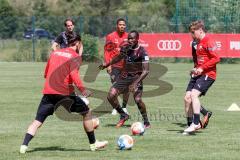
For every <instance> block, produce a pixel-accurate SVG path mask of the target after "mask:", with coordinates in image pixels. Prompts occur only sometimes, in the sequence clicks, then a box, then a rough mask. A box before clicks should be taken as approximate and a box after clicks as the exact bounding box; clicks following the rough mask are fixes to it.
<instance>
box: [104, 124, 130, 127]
mask: <svg viewBox="0 0 240 160" xmlns="http://www.w3.org/2000/svg"><path fill="white" fill-rule="evenodd" d="M105 127H115V128H116V124H106V125H105ZM129 127H131V125H130V124H124V125H123V126H122V128H129ZM120 128H121V127H120Z"/></svg>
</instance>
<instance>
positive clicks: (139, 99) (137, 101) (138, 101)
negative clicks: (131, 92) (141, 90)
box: [134, 97, 142, 104]
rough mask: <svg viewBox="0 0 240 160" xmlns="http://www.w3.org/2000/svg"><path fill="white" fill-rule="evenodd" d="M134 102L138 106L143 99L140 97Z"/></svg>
mask: <svg viewBox="0 0 240 160" xmlns="http://www.w3.org/2000/svg"><path fill="white" fill-rule="evenodd" d="M134 101H135V102H136V103H137V104H138V103H141V102H142V98H140V97H135V98H134Z"/></svg>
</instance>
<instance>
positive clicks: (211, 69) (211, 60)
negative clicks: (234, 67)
mask: <svg viewBox="0 0 240 160" xmlns="http://www.w3.org/2000/svg"><path fill="white" fill-rule="evenodd" d="M216 49H217V46H216V44H215V43H214V42H213V41H212V40H210V38H209V37H208V36H205V37H204V38H203V39H202V40H200V42H199V43H198V45H197V49H196V54H197V55H196V56H197V61H196V64H195V66H196V68H202V69H203V72H202V75H207V76H209V77H210V78H212V79H216V76H217V68H216V64H217V63H218V62H219V61H220V58H219V56H218V55H217V53H216V51H215V50H216Z"/></svg>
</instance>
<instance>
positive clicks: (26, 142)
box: [22, 133, 33, 146]
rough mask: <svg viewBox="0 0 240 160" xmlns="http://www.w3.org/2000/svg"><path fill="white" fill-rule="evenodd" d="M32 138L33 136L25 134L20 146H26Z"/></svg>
mask: <svg viewBox="0 0 240 160" xmlns="http://www.w3.org/2000/svg"><path fill="white" fill-rule="evenodd" d="M32 138H33V135H31V134H29V133H26V134H25V138H24V141H23V144H22V145H26V146H28V143H29V142H30V141H31V139H32Z"/></svg>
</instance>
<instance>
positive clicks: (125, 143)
mask: <svg viewBox="0 0 240 160" xmlns="http://www.w3.org/2000/svg"><path fill="white" fill-rule="evenodd" d="M117 144H118V148H119V149H120V150H128V149H131V148H132V147H133V144H134V140H133V138H132V137H131V136H129V135H126V134H124V135H121V136H120V137H119V138H118V141H117Z"/></svg>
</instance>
